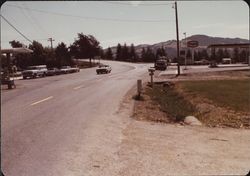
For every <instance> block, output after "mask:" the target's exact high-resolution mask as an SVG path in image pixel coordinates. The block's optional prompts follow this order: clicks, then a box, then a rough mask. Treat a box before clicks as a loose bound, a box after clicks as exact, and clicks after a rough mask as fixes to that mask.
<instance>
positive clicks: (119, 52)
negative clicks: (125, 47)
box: [116, 43, 122, 61]
mask: <svg viewBox="0 0 250 176" xmlns="http://www.w3.org/2000/svg"><path fill="white" fill-rule="evenodd" d="M121 54H122V46H121V44H120V43H118V45H117V47H116V60H118V61H121V60H122V55H121Z"/></svg>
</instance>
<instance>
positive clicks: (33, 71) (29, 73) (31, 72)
mask: <svg viewBox="0 0 250 176" xmlns="http://www.w3.org/2000/svg"><path fill="white" fill-rule="evenodd" d="M47 71H48V70H47V66H46V65H35V66H29V67H28V68H27V69H26V70H24V71H23V72H22V75H23V79H26V78H28V77H29V78H36V77H37V76H38V77H44V76H46V74H47Z"/></svg>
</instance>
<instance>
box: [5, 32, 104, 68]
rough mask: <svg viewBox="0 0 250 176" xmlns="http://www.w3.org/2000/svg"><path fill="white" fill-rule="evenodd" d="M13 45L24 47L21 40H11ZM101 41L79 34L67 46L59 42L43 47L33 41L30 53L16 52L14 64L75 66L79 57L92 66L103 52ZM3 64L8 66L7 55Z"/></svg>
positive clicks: (22, 65) (24, 66)
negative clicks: (96, 57)
mask: <svg viewBox="0 0 250 176" xmlns="http://www.w3.org/2000/svg"><path fill="white" fill-rule="evenodd" d="M9 43H10V45H11V47H13V48H19V47H23V44H22V43H21V42H19V41H16V40H13V41H10V42H9ZM99 44H100V43H99V41H98V40H97V39H96V38H95V37H94V36H92V35H84V34H83V33H78V34H77V39H75V41H74V42H73V44H71V45H70V46H67V45H66V44H65V43H63V42H61V43H59V44H58V45H57V46H56V48H50V47H43V45H42V44H41V43H39V42H38V41H33V42H32V43H31V44H29V46H28V48H29V49H31V50H33V52H32V53H29V54H15V55H14V59H13V64H14V65H16V66H17V67H18V68H21V69H24V68H26V67H27V66H32V65H47V66H48V67H58V68H61V67H62V66H64V65H70V66H73V65H75V64H76V60H77V59H89V63H90V66H91V65H92V60H93V58H94V57H95V56H99V55H100V54H101V51H102V48H101V47H100V46H99ZM1 66H2V67H5V66H7V58H6V56H3V55H1Z"/></svg>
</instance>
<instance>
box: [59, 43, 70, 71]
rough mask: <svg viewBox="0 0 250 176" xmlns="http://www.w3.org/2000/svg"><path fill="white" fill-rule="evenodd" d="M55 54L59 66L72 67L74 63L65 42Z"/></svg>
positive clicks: (60, 44)
mask: <svg viewBox="0 0 250 176" xmlns="http://www.w3.org/2000/svg"><path fill="white" fill-rule="evenodd" d="M55 54H56V58H57V63H58V66H59V67H61V66H63V65H72V64H73V61H72V60H71V57H70V53H69V51H68V48H67V46H66V44H64V43H63V42H61V43H59V44H58V46H57V47H56V49H55Z"/></svg>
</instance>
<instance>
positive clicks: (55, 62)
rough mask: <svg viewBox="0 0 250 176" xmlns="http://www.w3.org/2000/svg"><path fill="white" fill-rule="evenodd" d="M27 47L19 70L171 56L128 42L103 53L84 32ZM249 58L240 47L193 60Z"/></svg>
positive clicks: (17, 44)
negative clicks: (52, 43) (67, 40)
mask: <svg viewBox="0 0 250 176" xmlns="http://www.w3.org/2000/svg"><path fill="white" fill-rule="evenodd" d="M9 43H10V45H11V46H12V47H13V48H17V47H22V46H23V44H22V43H21V42H19V41H15V40H13V41H10V42H9ZM28 48H29V49H31V50H33V53H30V54H16V55H15V57H14V60H13V64H15V65H16V66H17V67H18V68H26V67H27V66H31V65H47V66H48V67H58V68H61V67H62V66H64V65H70V66H73V65H75V64H76V60H77V59H89V64H90V66H91V65H92V60H93V59H94V58H95V57H96V56H99V57H100V58H102V59H106V60H116V61H125V62H151V63H153V62H155V61H156V60H157V59H159V58H161V57H166V58H168V54H167V52H166V50H165V48H164V47H163V46H161V47H160V48H157V49H156V50H155V51H154V50H153V49H152V48H151V47H150V46H147V47H142V48H141V50H138V51H136V49H135V46H134V44H131V45H130V46H127V44H126V43H125V44H124V45H121V44H120V43H118V44H117V46H116V49H113V50H112V49H111V48H110V47H108V48H107V49H106V50H103V49H102V47H101V46H100V42H99V41H98V40H97V39H96V38H95V37H94V36H92V35H84V34H83V33H78V34H77V38H76V39H75V41H74V42H73V44H71V45H69V46H67V45H66V44H65V43H63V42H61V43H59V44H58V45H57V46H56V47H55V48H50V47H43V45H42V44H41V43H39V42H38V41H33V42H32V44H30V45H29V46H28ZM248 55H249V52H248V51H246V50H240V51H239V49H238V48H235V49H234V50H233V51H230V52H229V51H228V50H227V49H217V50H214V51H213V52H212V53H211V54H208V51H207V49H202V50H195V52H194V60H195V61H199V60H202V59H206V60H208V61H211V60H216V62H218V63H219V62H221V61H222V58H228V57H231V58H232V60H233V62H245V61H247V60H248V59H247V57H248ZM181 57H182V59H180V60H181V61H182V62H183V61H184V56H183V55H181ZM186 57H187V58H191V57H192V56H191V50H190V49H188V50H187V53H186ZM172 61H173V62H177V61H178V60H177V58H176V57H175V58H172ZM6 64H7V61H6V57H5V56H3V55H1V65H2V67H4V66H6ZM181 64H183V63H181Z"/></svg>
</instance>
